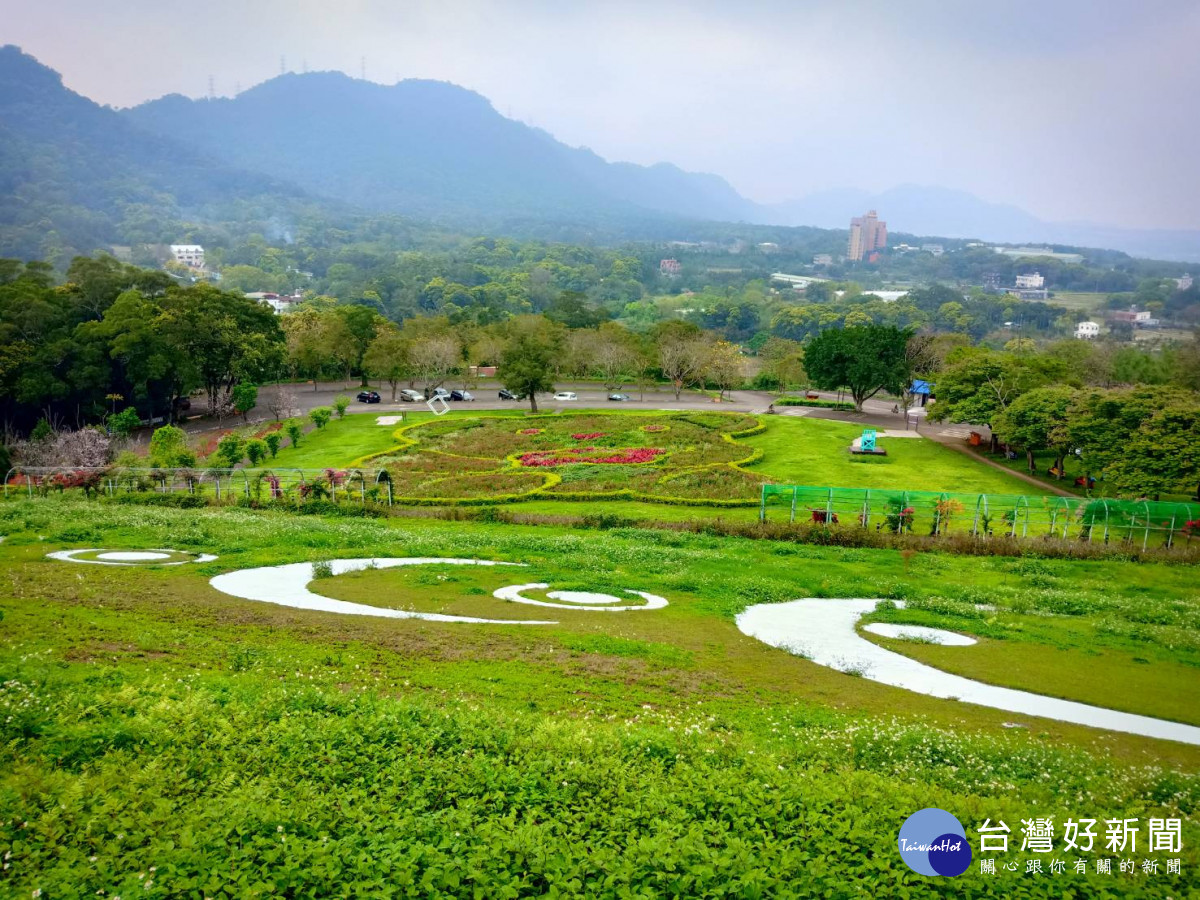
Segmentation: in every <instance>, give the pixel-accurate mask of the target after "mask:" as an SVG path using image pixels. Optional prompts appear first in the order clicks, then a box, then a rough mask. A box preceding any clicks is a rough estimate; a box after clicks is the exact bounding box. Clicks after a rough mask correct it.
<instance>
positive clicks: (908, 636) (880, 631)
mask: <svg viewBox="0 0 1200 900" xmlns="http://www.w3.org/2000/svg"><path fill="white" fill-rule="evenodd" d="M863 631H869V632H870V633H871V634H877V635H879V636H880V637H885V638H892V639H894V640H898V641H925V642H926V643H929V644H941V645H942V646H944V647H970V646H971V645H972V644H978V643H979V641H977V640H975V638H973V637H967V635H965V634H959V633H958V632H957V631H944V630H943V629H941V628H926V627H925V626H924V625H893V624H892V623H891V622H872V623H871V624H869V625H864V626H863Z"/></svg>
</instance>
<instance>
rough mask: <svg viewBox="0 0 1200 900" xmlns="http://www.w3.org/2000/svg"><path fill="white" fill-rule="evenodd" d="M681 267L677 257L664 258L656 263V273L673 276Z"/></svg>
mask: <svg viewBox="0 0 1200 900" xmlns="http://www.w3.org/2000/svg"><path fill="white" fill-rule="evenodd" d="M682 268H683V266H681V265H680V264H679V260H677V259H664V260H662V261H661V262H659V264H658V273H659V274H660V275H666V276H667V277H668V278H675V277H676V276H677V275H678V274H679V271H680V270H681V269H682Z"/></svg>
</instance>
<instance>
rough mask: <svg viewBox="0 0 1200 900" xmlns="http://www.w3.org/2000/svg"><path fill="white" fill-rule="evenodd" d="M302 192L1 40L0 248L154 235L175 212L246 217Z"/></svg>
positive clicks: (59, 256)
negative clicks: (72, 82)
mask: <svg viewBox="0 0 1200 900" xmlns="http://www.w3.org/2000/svg"><path fill="white" fill-rule="evenodd" d="M303 198H304V193H303V191H301V190H300V189H299V188H297V187H294V186H291V185H287V184H284V183H283V182H281V181H280V180H279V179H277V178H275V177H273V176H271V175H266V174H260V173H250V172H246V171H242V170H239V169H238V168H236V167H231V166H229V165H228V164H226V163H223V162H221V161H220V160H217V159H214V158H212V157H210V156H207V155H205V154H204V153H203V152H199V151H197V150H196V149H193V148H192V147H191V146H189V145H188V144H187V143H186V142H179V141H176V140H172V139H170V138H168V137H164V136H159V135H154V134H151V133H148V132H146V131H143V130H142V129H140V128H138V127H137V126H136V125H134V124H133V123H132V122H131V121H130V120H129V119H128V118H126V117H124V116H122V115H120V114H119V113H117V112H115V111H114V110H111V109H108V108H106V107H102V106H99V105H97V104H96V103H94V102H92V101H91V100H89V99H87V98H86V97H82V96H80V95H79V94H76V93H75V92H74V91H71V90H68V89H67V88H66V87H64V86H63V83H62V78H61V76H60V75H59V74H58V73H57V72H55V71H53V70H52V69H49V68H47V67H45V66H43V65H42V64H41V63H39V62H38V61H37V60H35V59H34V58H33V57H31V56H28V55H26V54H24V53H22V52H21V51H20V50H19V49H18V48H17V47H13V46H5V47H0V257H20V258H36V257H42V258H45V259H49V260H51V261H58V260H65V259H67V258H69V257H70V256H71V255H73V254H74V253H78V252H83V253H90V252H91V251H92V250H93V249H95V248H97V247H102V246H108V245H110V244H113V243H125V244H133V243H141V242H147V243H153V242H157V241H161V240H162V239H163V235H164V234H168V233H170V231H171V228H172V227H173V225H174V223H175V222H177V221H181V220H182V221H197V220H207V221H219V220H222V219H233V218H236V219H239V220H246V219H250V218H252V217H253V216H254V215H255V214H256V212H267V211H273V212H275V213H278V212H279V211H280V210H281V209H286V208H288V207H289V206H293V205H296V204H298V203H302V202H303Z"/></svg>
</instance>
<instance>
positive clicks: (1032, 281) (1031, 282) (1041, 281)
mask: <svg viewBox="0 0 1200 900" xmlns="http://www.w3.org/2000/svg"><path fill="white" fill-rule="evenodd" d="M1045 286H1046V279H1045V278H1043V277H1042V274H1041V273H1040V272H1034V273H1033V274H1032V275H1018V276H1017V288H1018V289H1020V290H1027V291H1038V290H1041V289H1042V288H1043V287H1045Z"/></svg>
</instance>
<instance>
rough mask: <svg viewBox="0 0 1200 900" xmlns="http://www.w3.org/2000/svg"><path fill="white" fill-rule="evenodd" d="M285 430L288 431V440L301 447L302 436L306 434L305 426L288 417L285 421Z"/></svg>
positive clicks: (294, 445)
mask: <svg viewBox="0 0 1200 900" xmlns="http://www.w3.org/2000/svg"><path fill="white" fill-rule="evenodd" d="M283 430H284V431H286V432H287V436H288V440H290V441H291V442H292V446H293V447H299V446H300V436H301V435H303V434H304V426H303V425H302V424H301V423H300V422H298V421H297V420H296V419H288V420H287V421H286V422H284V423H283Z"/></svg>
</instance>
